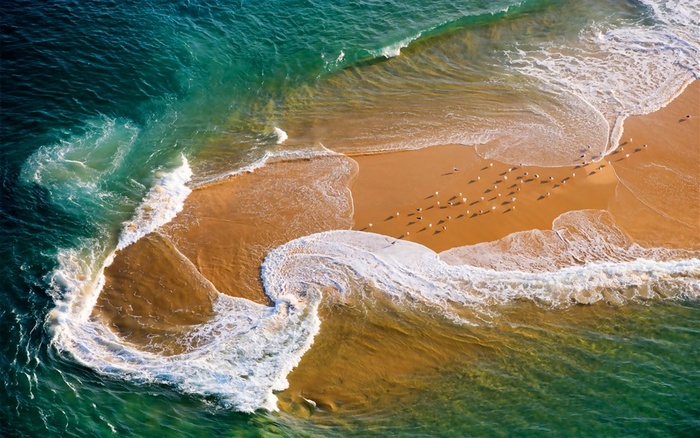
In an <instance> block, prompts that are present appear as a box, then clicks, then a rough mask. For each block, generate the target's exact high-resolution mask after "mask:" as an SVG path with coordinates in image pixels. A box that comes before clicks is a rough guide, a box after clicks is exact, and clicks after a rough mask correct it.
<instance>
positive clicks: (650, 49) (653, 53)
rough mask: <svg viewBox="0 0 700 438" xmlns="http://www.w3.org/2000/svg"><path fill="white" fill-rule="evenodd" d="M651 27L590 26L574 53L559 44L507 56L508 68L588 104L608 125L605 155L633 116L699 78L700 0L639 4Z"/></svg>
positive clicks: (648, 110) (662, 103) (650, 109)
mask: <svg viewBox="0 0 700 438" xmlns="http://www.w3.org/2000/svg"><path fill="white" fill-rule="evenodd" d="M644 3H645V4H646V5H647V6H648V7H649V8H650V10H651V11H652V12H653V16H654V21H655V22H656V23H655V24H654V25H650V24H648V23H644V22H631V23H627V24H624V25H621V26H619V27H614V28H608V27H603V26H602V25H600V24H598V23H592V24H590V25H589V26H588V27H587V28H586V29H585V30H584V31H583V32H582V33H581V35H580V38H579V40H580V41H579V42H580V46H579V47H576V48H571V47H565V46H557V45H556V44H552V45H551V47H546V48H539V49H528V50H518V51H512V52H510V53H508V56H509V59H510V65H511V67H513V68H515V69H516V70H517V71H519V72H520V73H523V74H526V75H528V76H531V77H533V78H536V79H538V80H540V81H542V83H543V84H546V87H553V88H554V89H558V90H561V92H563V93H569V94H570V95H572V96H576V97H577V98H579V99H581V100H583V101H585V102H587V103H589V104H590V105H591V106H592V107H594V108H595V109H596V110H597V111H599V112H600V113H601V115H602V116H603V117H604V118H605V120H607V122H608V124H609V130H608V134H609V150H608V152H610V151H612V150H614V149H615V148H616V147H617V145H618V143H619V141H620V137H621V135H622V124H623V122H624V120H625V118H626V117H628V116H630V115H641V114H649V113H651V112H654V111H656V110H658V109H660V108H662V107H663V106H665V105H666V104H668V102H669V101H671V100H672V99H673V98H674V97H675V96H677V95H678V94H679V93H680V92H681V91H682V90H683V89H684V88H685V86H687V84H689V83H690V82H691V81H692V80H695V79H697V78H699V77H700V61H699V60H700V33H698V32H697V29H698V27H699V26H700V20H699V19H698V15H699V14H698V13H697V12H696V11H698V10H700V1H698V0H687V1H684V2H673V3H670V2H663V1H654V0H647V1H645V2H644Z"/></svg>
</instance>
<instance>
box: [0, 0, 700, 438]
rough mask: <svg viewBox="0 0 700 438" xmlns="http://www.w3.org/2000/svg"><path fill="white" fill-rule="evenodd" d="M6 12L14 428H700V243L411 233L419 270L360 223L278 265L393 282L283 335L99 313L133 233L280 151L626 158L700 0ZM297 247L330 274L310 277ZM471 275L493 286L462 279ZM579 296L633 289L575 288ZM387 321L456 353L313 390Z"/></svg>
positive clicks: (23, 7)
mask: <svg viewBox="0 0 700 438" xmlns="http://www.w3.org/2000/svg"><path fill="white" fill-rule="evenodd" d="M0 22H1V26H2V35H1V38H2V39H1V46H0V56H1V63H0V133H1V134H0V179H1V186H0V270H1V272H0V278H2V282H0V333H1V334H2V336H3V337H2V339H1V340H0V348H1V351H2V355H0V363H1V364H2V380H3V384H2V390H1V391H0V400H2V403H1V404H0V436H8V437H10V436H27V437H33V436H56V437H58V436H60V437H64V436H80V437H82V436H115V435H116V436H139V437H141V436H143V437H147V436H158V437H163V436H176V437H187V436H192V437H194V436H197V437H199V436H408V437H412V436H635V437H636V436H698V435H700V390H698V389H697V388H700V301H698V297H700V260H698V255H697V251H696V252H688V253H687V254H686V255H685V256H679V255H678V254H679V253H678V252H673V251H670V250H669V251H668V252H664V251H665V248H660V249H659V248H657V249H649V250H648V252H643V251H641V250H639V251H637V252H634V251H633V252H629V253H625V254H624V255H622V254H621V255H619V257H617V256H615V257H609V256H603V255H600V256H596V255H595V254H593V253H594V251H588V252H586V251H583V252H582V253H587V254H593V255H591V258H590V259H585V258H584V259H583V260H582V262H583V263H582V265H583V266H582V267H581V266H579V267H571V268H570V269H569V270H567V269H562V270H559V271H555V272H554V273H551V272H544V273H543V272H531V273H523V272H521V271H519V270H514V271H513V272H500V273H492V272H490V271H489V272H486V271H483V270H479V269H477V268H473V269H470V268H469V267H464V268H459V269H458V268H454V269H452V268H449V269H448V268H446V267H444V266H440V267H435V268H434V269H433V268H431V266H432V265H430V266H429V263H427V262H426V263H424V260H426V259H423V258H421V257H427V256H426V255H425V254H424V253H422V252H421V250H420V249H415V248H413V247H409V246H406V247H405V248H404V247H402V248H399V249H404V250H405V251H406V253H405V254H404V255H402V256H401V257H404V258H403V259H402V260H403V263H405V264H406V266H411V265H410V263H409V262H408V261H411V260H415V261H416V263H417V265H414V266H418V264H420V266H421V267H420V269H418V268H416V271H415V272H414V274H415V275H408V274H406V272H404V271H410V268H409V269H406V270H404V269H403V266H404V265H401V266H399V265H395V264H392V263H394V261H395V260H394V258H391V257H398V256H396V255H395V254H393V255H390V256H387V257H389V258H386V259H383V258H382V257H384V256H383V255H378V254H379V252H376V251H375V252H373V251H374V249H373V248H375V247H376V243H375V242H373V241H372V240H371V238H368V237H358V235H361V234H362V233H355V232H350V231H347V232H344V233H343V232H341V233H336V234H334V233H330V234H323V235H319V236H311V237H310V238H309V240H308V241H301V242H296V243H294V242H292V244H290V245H291V246H283V247H282V248H280V249H279V250H276V251H275V252H274V253H273V254H272V255H271V256H270V258H269V259H268V260H267V261H266V265H265V266H264V267H263V268H262V269H261V275H262V276H263V280H264V281H265V282H266V283H265V285H266V287H269V288H270V290H271V291H272V290H273V289H274V288H275V287H281V288H283V289H284V288H285V287H287V286H288V283H286V282H289V284H291V283H294V281H297V280H296V279H299V278H301V279H302V280H299V281H298V282H296V283H294V284H295V285H297V286H298V285H299V284H303V285H305V287H306V286H308V285H316V284H317V283H318V284H323V285H324V287H326V286H328V285H330V286H329V287H331V286H332V287H337V288H338V289H339V290H341V292H342V293H343V294H344V293H345V290H346V289H352V287H356V289H357V288H359V289H362V286H357V284H361V283H362V281H366V282H367V284H371V289H372V290H374V291H375V292H373V293H369V292H366V291H365V292H363V293H359V292H357V290H354V292H349V293H348V294H349V295H350V296H351V297H352V298H351V299H350V301H352V302H353V303H355V305H354V306H349V307H348V308H347V309H345V310H338V309H340V307H338V308H336V307H335V305H334V304H327V303H326V304H320V297H317V295H316V294H315V293H314V292H313V291H311V292H309V294H308V295H309V296H310V297H312V301H313V299H315V298H318V300H319V302H316V301H313V305H310V306H308V307H307V308H306V311H305V313H303V314H301V315H299V316H294V318H291V319H290V320H285V322H284V324H282V323H280V326H279V327H278V326H275V327H276V328H275V330H277V331H271V330H272V329H270V328H269V327H268V326H267V325H265V324H267V322H260V321H263V320H265V318H268V317H269V312H268V310H267V309H268V308H267V307H254V306H252V305H250V306H249V305H248V304H241V303H240V302H238V301H226V299H224V298H221V303H220V306H219V307H217V311H218V312H220V313H219V315H224V316H221V318H220V319H219V320H217V321H218V322H216V324H223V325H217V326H215V327H214V328H211V327H209V326H206V327H203V328H202V329H201V333H200V335H201V336H203V339H204V338H206V339H207V341H206V343H208V344H207V345H208V347H206V348H203V349H202V351H197V352H195V353H196V354H195V353H193V354H191V355H186V356H183V357H177V356H176V357H161V356H159V355H157V354H152V353H144V352H141V351H138V349H137V348H135V347H133V346H130V345H127V344H126V343H124V342H122V341H121V340H120V339H118V337H117V336H116V335H114V334H113V333H111V332H110V331H109V329H108V328H106V327H105V326H103V325H101V324H100V322H99V321H97V320H95V319H94V317H93V316H91V311H92V306H93V305H94V302H95V300H96V296H97V294H99V291H100V288H101V286H102V281H103V277H102V270H103V268H104V266H105V264H106V263H108V262H109V260H110V259H111V257H112V256H113V254H114V252H115V250H117V249H121V248H124V247H125V246H127V245H128V244H130V243H132V242H134V241H136V240H138V239H139V238H141V237H142V236H143V235H145V234H147V233H149V232H151V231H153V230H154V229H156V228H157V227H159V226H161V225H163V224H165V223H167V222H168V221H169V220H171V219H172V218H173V216H174V215H175V214H177V213H178V212H179V211H180V210H181V209H182V204H183V202H184V201H185V199H186V197H187V195H188V194H189V192H190V188H191V187H193V186H196V185H198V184H202V183H206V182H210V181H212V180H217V179H219V178H223V177H225V176H227V175H232V174H237V173H240V172H244V171H247V170H254V169H257V168H260V167H263V166H265V165H266V162H267V161H268V160H269V159H270V158H271V157H272V158H274V157H312V156H314V155H315V154H316V155H317V154H325V153H331V152H330V151H333V153H335V152H338V153H362V152H376V151H386V150H401V149H417V148H422V147H426V146H430V145H436V144H450V143H461V144H467V145H477V148H478V150H479V153H480V154H482V155H483V156H485V157H494V158H497V159H500V160H502V161H505V162H511V163H525V164H532V165H543V166H548V165H560V164H562V163H569V162H571V157H572V156H576V157H577V156H578V153H579V152H578V148H579V147H580V145H583V144H585V145H590V147H591V148H592V149H593V150H595V151H599V153H600V156H603V155H604V154H605V153H607V152H609V151H612V150H613V149H614V147H615V146H616V145H617V144H618V142H619V140H620V136H621V126H622V122H623V121H624V119H625V117H627V116H630V115H636V114H647V113H650V112H653V111H655V110H657V109H659V108H661V107H663V106H664V105H665V104H667V103H668V102H669V100H670V99H672V98H673V97H674V96H675V95H677V94H678V93H679V92H680V91H681V90H682V89H683V88H684V87H685V86H686V85H687V84H688V83H690V82H691V81H693V80H697V79H698V78H699V77H700V61H699V59H700V3H699V2H698V1H697V0H677V1H657V0H642V1H632V0H629V1H628V0H590V1H575V0H560V1H554V0H523V1H515V0H492V1H485V0H464V1H454V0H445V1H442V0H440V1H433V2H425V1H418V0H404V1H397V0H392V1H376V0H356V1H345V2H337V1H324V0H306V1H300V0H287V1H278V0H269V1H268V0H261V1H247V0H239V1H214V0H192V1H161V0H155V1H149V2H134V1H103V0H98V1H91V2H79V1H69V0H65V1H53V0H48V1H42V2H35V1H28V0H27V1H17V0H3V1H2V2H1V3H0ZM690 177H691V178H695V181H696V182H697V178H698V175H691V176H690ZM309 183H310V184H312V183H313V182H309ZM365 234H366V233H365ZM363 239H369V240H363ZM294 245H298V246H299V245H301V246H302V247H303V248H306V249H304V250H305V251H309V253H310V254H311V253H312V252H313V256H314V257H318V260H319V261H318V263H316V261H315V262H314V264H312V265H308V266H307V265H300V266H297V265H294V266H293V267H289V266H291V265H290V263H291V262H288V260H291V259H292V256H291V255H290V254H292V255H293V254H295V253H294V250H295V248H296V247H295V246H294ZM334 245H335V246H334ZM398 246H401V245H398ZM309 248H310V249H309ZM342 248H352V251H353V252H352V256H348V255H347V254H345V253H343V252H342ZM375 249H376V248H375ZM314 251H315V252H314ZM377 251H378V250H377ZM635 251H636V250H635ZM640 254H643V255H642V256H639V255H640ZM649 254H653V256H651V255H649ZM669 254H671V255H669ZM375 256H376V258H375ZM401 257H398V258H401ZM543 257H546V255H543ZM606 257H607V258H606ZM325 259H332V260H334V261H335V262H337V265H341V264H342V265H343V266H346V267H348V268H343V269H346V270H342V269H339V268H337V267H336V265H333V267H332V268H328V270H324V268H323V260H325ZM314 260H316V259H314ZM407 260H408V261H407ZM365 262H367V263H369V264H364V265H363V264H362V263H365ZM285 263H287V264H285ZM372 263H377V264H378V265H379V264H381V268H377V267H372V268H370V267H369V266H374V265H371V264H372ZM431 263H432V262H431ZM288 265H289V266H288ZM280 266H281V267H280ZM282 268H284V269H287V270H285V271H280V270H279V269H282ZM233 269H235V267H233ZM338 269H339V270H338ZM576 269H579V270H578V271H577V270H576ZM348 272H351V273H352V274H348ZM397 272H400V274H396V273H397ZM363 279H364V280H363ZM419 280H420V281H419ZM462 280H463V281H464V282H471V283H470V286H465V284H466V283H465V284H462V283H459V282H460V281H462ZM458 283H459V284H458ZM348 284H352V285H354V286H352V287H350V286H347V285H348ZM471 284H478V287H476V286H474V287H475V288H476V289H478V290H479V298H478V299H477V298H474V299H471V298H470V299H463V298H460V296H459V294H457V293H454V290H459V288H460V287H463V288H471V287H472V286H471ZM571 285H575V286H571ZM308 287H309V288H310V289H313V287H312V286H308ZM369 288H370V287H369V286H367V287H365V288H364V289H369ZM567 288H568V289H567ZM569 289H576V293H578V294H580V293H584V292H586V291H589V290H590V291H592V292H591V293H593V294H594V295H595V294H599V295H600V296H601V297H605V298H601V299H599V300H592V301H595V302H594V303H593V304H591V305H578V304H573V302H574V301H576V300H572V299H569V298H570V296H569V295H566V294H564V295H565V296H564V295H562V296H564V298H562V297H560V296H559V295H558V294H563V292H562V290H567V291H568V290H569ZM284 290H285V291H286V289H284ZM470 290H471V289H470ZM630 290H632V292H631V293H628V292H630ZM377 291H378V292H377ZM397 291H398V292H397ZM407 291H408V292H407ZM639 291H644V292H639ZM649 291H652V292H649ZM567 293H568V292H567ZM572 293H573V292H572ZM382 294H383V295H382ZM610 294H612V295H614V296H616V297H618V298H619V299H614V300H611V299H609V295H610ZM302 295H303V296H304V297H306V291H304V293H303V294H302ZM370 295H371V296H375V295H382V296H383V297H384V298H381V299H379V298H372V299H371V300H369V301H370V302H369V303H363V298H366V297H368V296H370ZM596 296H597V295H596ZM270 297H272V298H274V299H273V301H275V303H276V304H275V306H276V307H274V309H276V310H275V311H276V312H278V311H279V309H281V308H284V309H287V310H285V311H288V312H293V311H294V309H295V308H296V307H295V306H297V305H298V304H297V303H296V301H294V300H293V299H292V298H289V297H288V294H284V293H275V292H270ZM406 297H409V298H406ZM483 297H488V298H487V299H486V298H484V299H483V300H482V301H479V303H478V305H476V304H474V303H475V302H476V301H478V300H481V299H482V298H483ZM460 300H463V301H460ZM580 301H581V300H578V302H580ZM408 302H412V303H416V302H421V303H424V304H425V305H424V306H423V304H421V305H420V306H418V305H414V304H408ZM358 303H362V304H358ZM455 303H456V304H455ZM455 306H456V307H457V308H458V310H455V309H454V307H455ZM460 306H464V307H465V308H469V309H470V310H469V311H468V312H466V313H468V315H466V314H465V311H464V310H463V309H462V310H459V308H460ZM448 307H449V308H448ZM319 308H320V309H321V313H322V314H323V315H325V317H328V315H329V314H332V313H333V312H338V313H339V314H340V313H342V315H339V316H342V318H339V320H342V321H343V322H342V323H337V324H336V325H332V324H327V325H325V326H324V325H323V324H322V323H321V321H319V319H318V316H317V313H316V311H317V310H318V309H319ZM288 309H292V310H291V311H290V310H288ZM436 309H437V310H436ZM227 312H229V313H227ZM246 312H248V313H246ZM465 315H466V316H465ZM239 317H240V318H243V319H245V318H249V319H250V321H253V322H250V321H249V320H248V319H246V321H247V322H246V323H245V324H250V325H249V326H245V327H243V326H244V325H245V324H243V323H241V324H243V325H241V326H239V325H238V322H237V321H243V319H236V318H239ZM255 318H260V320H255ZM295 318H297V319H295ZM224 320H225V321H224ZM221 321H224V322H221ZM232 321H233V322H232ZM255 321H258V322H255ZM265 321H266V320H265ZM348 321H350V322H349V323H348ZM294 324H297V325H294ZM263 326H264V327H267V328H265V330H264V331H263V332H261V333H259V332H256V330H258V328H259V327H263ZM240 327H243V328H240ZM319 327H320V328H319ZM324 327H326V328H325V329H324ZM329 327H331V328H329ZM239 329H240V330H239ZM319 330H320V333H321V335H323V336H320V337H319V341H318V342H316V343H314V344H313V345H311V341H312V340H313V337H314V335H315V334H317V333H319ZM324 330H325V332H324ZM230 331H234V332H236V336H240V337H236V338H233V339H229V338H226V337H225V336H224V335H223V333H224V332H230ZM241 333H243V334H241ZM367 333H380V334H382V336H384V335H385V334H386V336H395V342H396V345H398V346H400V347H401V348H399V349H398V350H405V351H407V352H413V354H414V356H430V355H431V354H434V356H435V357H434V359H430V360H427V359H426V360H425V361H423V362H421V363H422V365H421V366H416V367H415V368H410V371H406V372H405V373H402V374H397V375H391V372H390V370H388V371H387V375H382V376H379V377H376V378H373V379H367V380H366V381H363V380H362V379H359V380H358V382H365V383H364V384H365V386H364V387H363V386H362V385H363V384H362V383H357V382H355V383H352V384H348V388H350V389H344V387H343V385H342V384H338V383H336V384H337V385H338V386H339V387H340V389H339V390H338V391H337V392H338V393H339V394H342V393H343V391H346V393H347V394H350V395H349V397H350V396H352V398H353V399H362V400H363V401H362V403H356V404H353V405H352V406H353V408H351V409H350V408H348V409H338V410H334V409H330V408H328V407H324V406H321V405H320V404H317V403H316V402H314V401H313V400H310V401H308V403H307V404H303V403H302V404H299V403H298V402H290V401H289V400H287V399H285V397H286V396H285V394H284V393H281V392H280V389H281V386H280V385H282V386H283V383H284V382H286V377H287V375H288V374H289V371H290V369H291V368H293V367H294V365H295V364H297V363H299V368H297V370H295V371H294V372H301V371H303V367H304V366H305V364H307V363H309V364H315V365H314V366H316V367H323V366H327V367H332V366H333V364H334V363H337V362H342V361H344V360H347V361H353V360H355V359H356V358H357V357H361V356H362V357H369V356H371V355H377V357H379V358H382V353H381V351H377V349H375V348H374V347H373V346H372V344H371V342H370V341H368V339H367V336H366V334H367ZM218 334H220V335H221V338H220V339H219V338H217V335H218ZM246 334H250V338H246V337H245V336H246ZM378 336H379V335H378ZM271 338H275V339H271ZM392 339H393V338H392ZM246 342H250V344H251V345H254V347H252V346H251V347H250V349H248V348H249V346H248V345H247V344H245V343H246ZM243 344H245V345H244V347H241V348H240V349H237V346H240V345H243ZM341 345H342V348H341V347H340V346H341ZM445 345H449V346H450V347H449V350H450V351H449V352H445V351H446V350H445V348H444V346H445ZM438 346H443V347H438ZM440 348H443V349H442V350H441V349H440ZM234 350H235V351H234ZM241 351H242V353H241ZM252 351H254V353H250V354H251V355H253V356H254V357H253V356H246V354H247V352H252ZM462 351H463V353H461V352H462ZM385 354H387V353H385ZM410 356H411V354H409V353H407V357H410ZM251 357H252V358H251ZM385 359H386V360H387V361H390V359H391V360H393V359H394V358H393V357H392V358H390V357H389V356H387V357H386V358H385ZM300 360H301V362H299V361H300ZM382 360H383V359H382ZM407 360H410V359H407ZM358 363H364V362H362V361H359V362H358ZM243 368H245V372H243V371H241V369H243ZM358 369H360V370H361V366H359V365H358ZM360 374H362V373H361V372H360ZM348 380H352V379H351V378H348ZM280 382H282V383H280ZM275 394H280V399H284V400H282V401H283V402H284V403H282V404H283V405H284V406H285V408H283V409H280V410H275V407H276V404H275V403H276V398H275ZM338 405H339V406H340V405H342V400H339V401H338Z"/></svg>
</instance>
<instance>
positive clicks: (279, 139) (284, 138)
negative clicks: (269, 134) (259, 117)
mask: <svg viewBox="0 0 700 438" xmlns="http://www.w3.org/2000/svg"><path fill="white" fill-rule="evenodd" d="M274 131H275V135H276V136H277V144H282V143H284V142H285V141H287V139H288V138H289V136H288V135H287V133H286V132H284V131H283V130H282V129H280V128H278V127H276V126H275V130H274Z"/></svg>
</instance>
